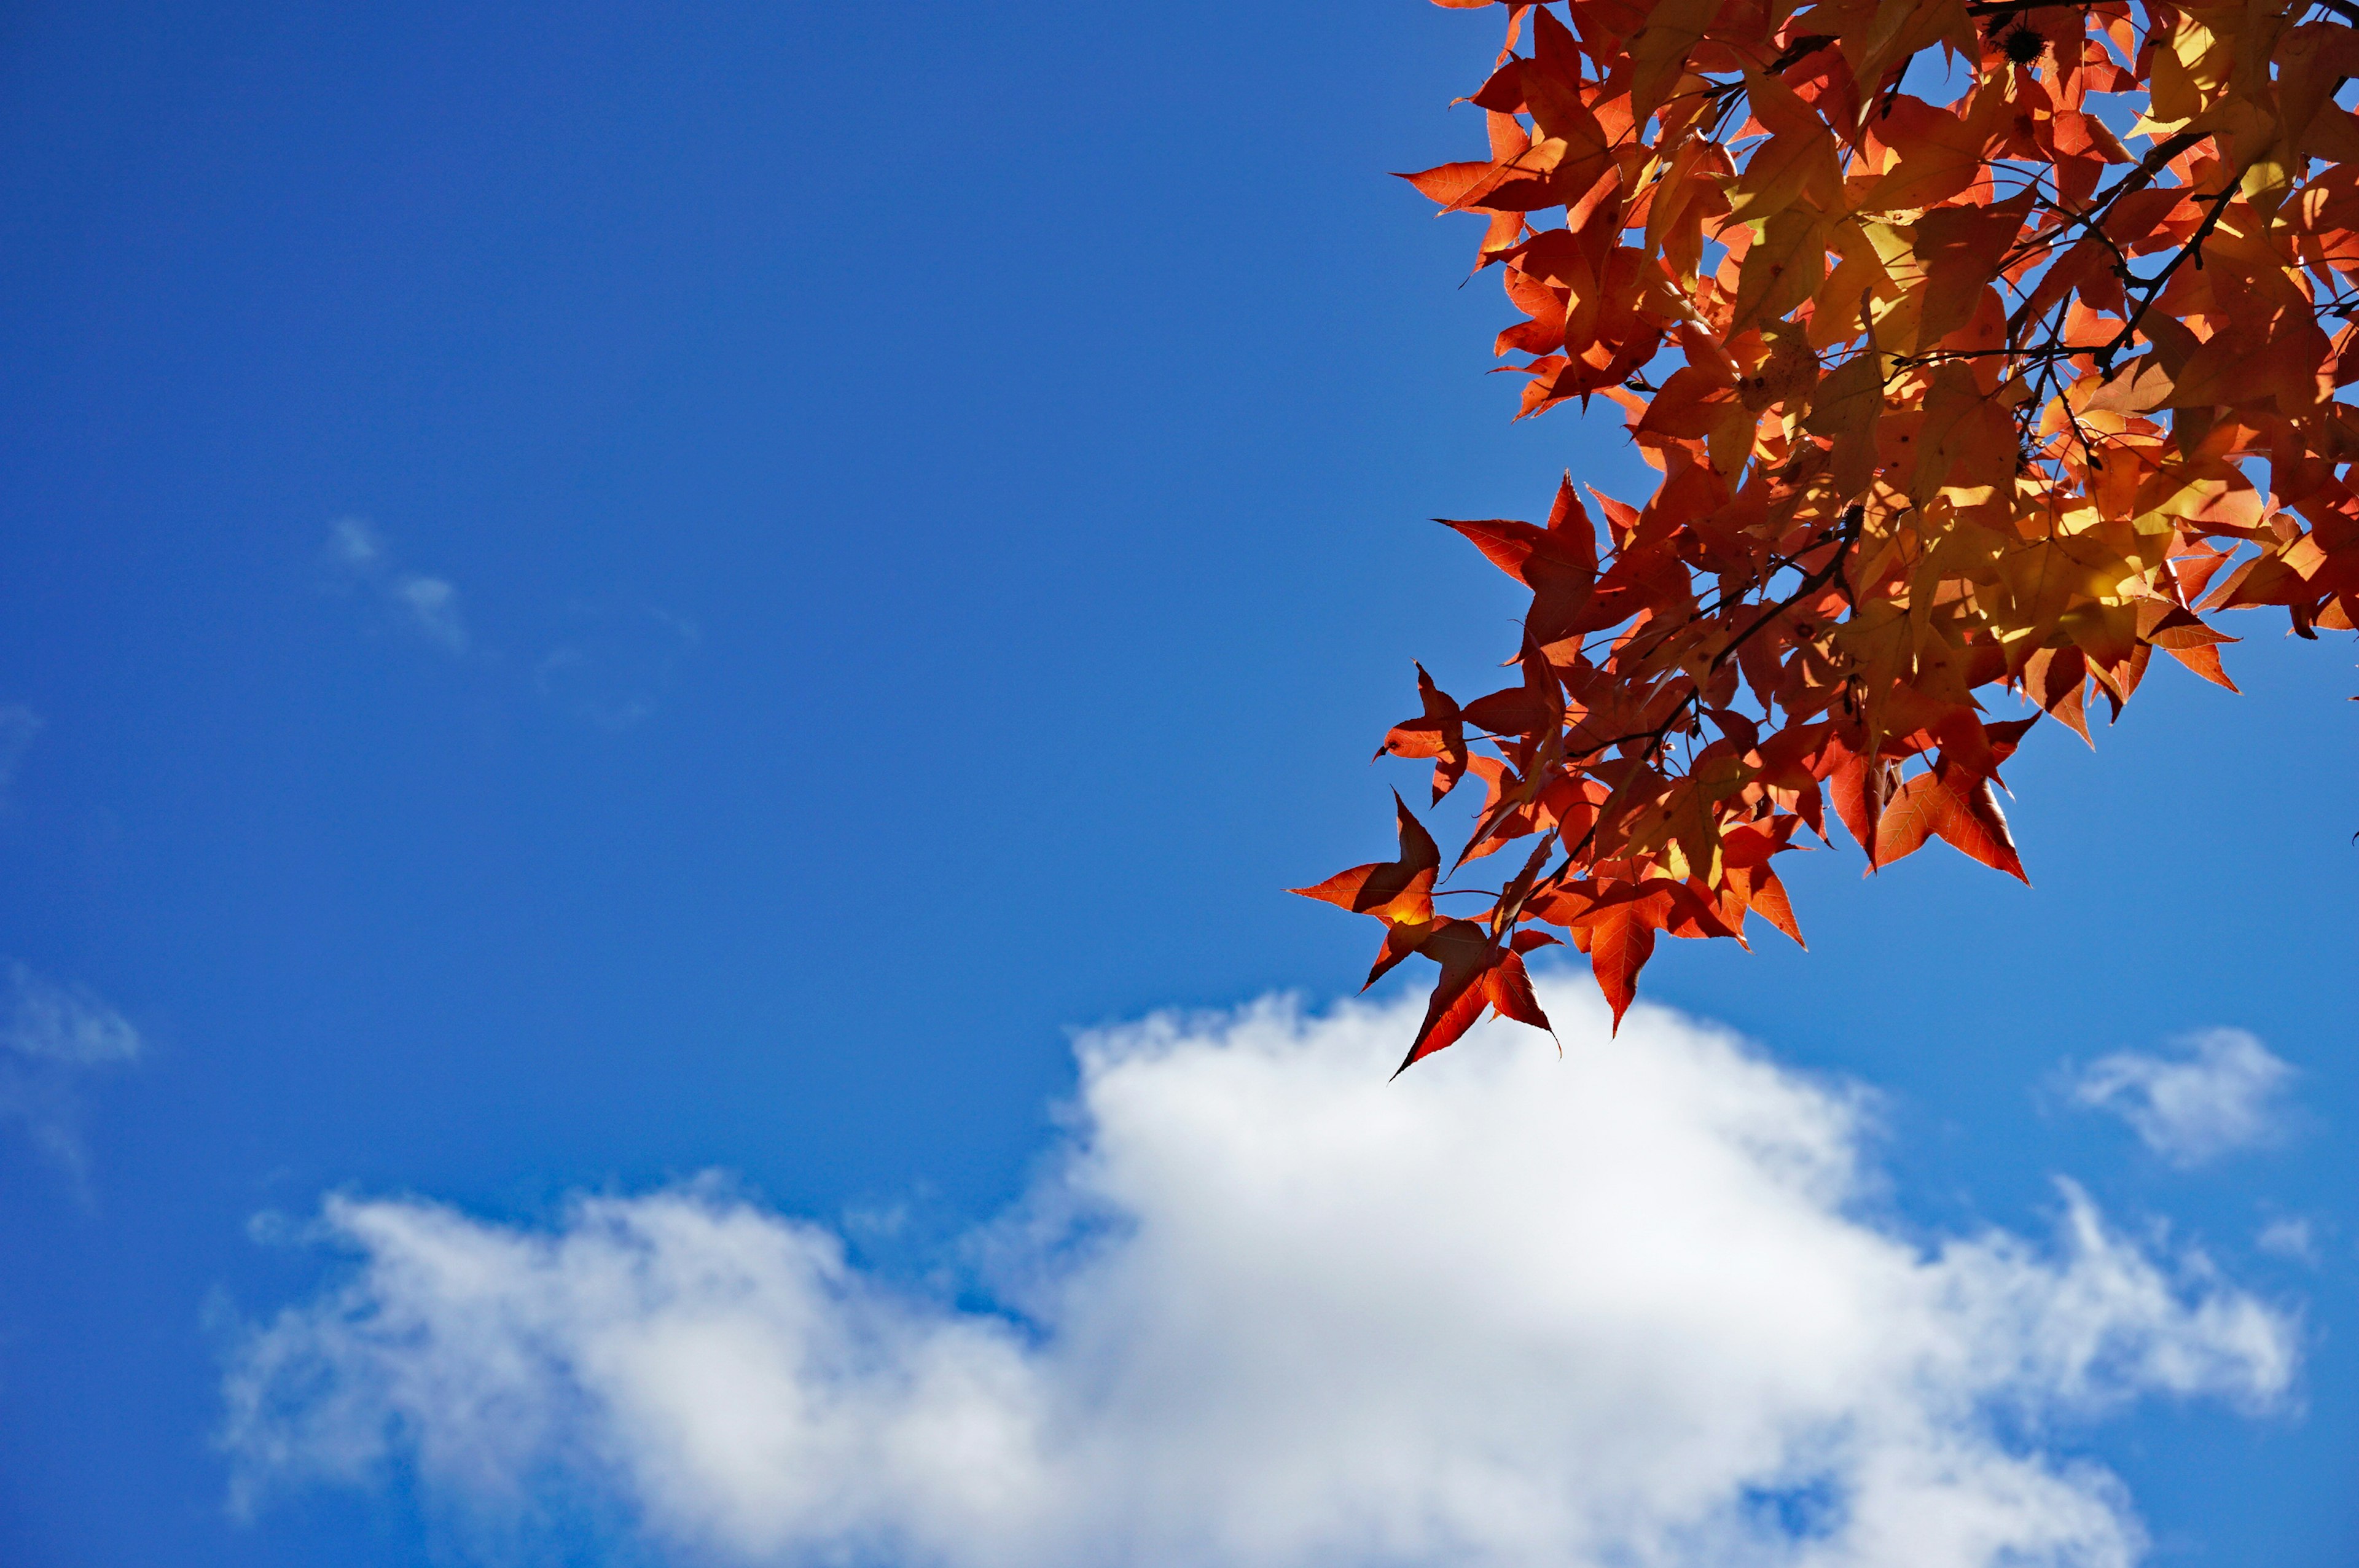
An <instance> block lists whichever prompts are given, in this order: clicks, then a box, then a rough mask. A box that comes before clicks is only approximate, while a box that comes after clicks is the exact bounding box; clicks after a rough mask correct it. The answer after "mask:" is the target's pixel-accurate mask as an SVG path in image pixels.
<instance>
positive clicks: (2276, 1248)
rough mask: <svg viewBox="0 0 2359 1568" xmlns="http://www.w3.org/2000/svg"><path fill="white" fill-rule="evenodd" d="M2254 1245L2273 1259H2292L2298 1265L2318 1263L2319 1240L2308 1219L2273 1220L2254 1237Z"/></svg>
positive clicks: (2282, 1218) (2285, 1218) (2288, 1218)
mask: <svg viewBox="0 0 2359 1568" xmlns="http://www.w3.org/2000/svg"><path fill="white" fill-rule="evenodd" d="M2253 1245H2254V1246H2255V1247H2256V1248H2258V1249H2260V1250H2261V1251H2263V1252H2267V1254H2269V1255H2270V1256H2271V1257H2273V1258H2290V1259H2292V1260H2294V1261H2295V1262H2297V1263H2312V1264H2314V1263H2316V1262H2317V1261H2318V1239H2317V1237H2316V1236H2315V1235H2314V1234H2313V1233H2312V1231H2311V1228H2310V1221H2308V1220H2306V1219H2295V1218H2291V1217H2280V1218H2277V1219H2273V1220H2271V1221H2269V1222H2268V1223H2267V1225H2265V1226H2263V1227H2261V1228H2260V1231H2259V1232H2258V1234H2256V1235H2255V1236H2254V1238H2253Z"/></svg>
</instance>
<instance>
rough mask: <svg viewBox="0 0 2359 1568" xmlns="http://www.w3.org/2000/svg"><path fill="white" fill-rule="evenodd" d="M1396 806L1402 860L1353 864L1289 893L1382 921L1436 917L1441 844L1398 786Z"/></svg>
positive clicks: (1291, 889)
mask: <svg viewBox="0 0 2359 1568" xmlns="http://www.w3.org/2000/svg"><path fill="white" fill-rule="evenodd" d="M1393 806H1394V809H1395V811H1396V812H1397V814H1398V816H1399V818H1400V859H1399V860H1390V861H1379V862H1376V863H1374V864H1370V865H1365V866H1353V868H1352V869H1351V870H1350V871H1338V872H1336V873H1335V874H1334V875H1333V876H1332V877H1329V878H1328V879H1327V880H1326V881H1323V882H1321V883H1319V884H1318V885H1317V886H1315V887H1307V888H1289V889H1288V890H1287V891H1288V892H1295V893H1299V894H1301V895H1302V896H1303V897H1304V898H1315V899H1319V900H1321V902H1323V903H1332V904H1334V905H1336V906H1338V907H1339V908H1343V909H1348V910H1350V911H1351V912H1352V913H1353V914H1373V915H1375V917H1376V918H1377V919H1379V920H1430V919H1431V918H1432V917H1433V879H1434V875H1435V873H1436V872H1438V871H1440V869H1441V849H1440V846H1439V845H1437V844H1436V843H1434V841H1433V835H1431V834H1430V833H1428V832H1427V831H1426V830H1425V825H1424V824H1423V823H1421V822H1419V820H1418V819H1417V816H1416V815H1415V814H1414V813H1412V812H1411V811H1410V810H1409V808H1408V802H1407V801H1405V800H1403V799H1402V798H1401V797H1400V792H1399V791H1398V790H1395V791H1394V792H1393Z"/></svg>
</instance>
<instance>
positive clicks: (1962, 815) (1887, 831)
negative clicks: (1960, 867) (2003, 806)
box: [1875, 759, 2031, 885]
mask: <svg viewBox="0 0 2359 1568" xmlns="http://www.w3.org/2000/svg"><path fill="white" fill-rule="evenodd" d="M1927 838H1940V839H1941V840H1942V841H1943V842H1944V843H1946V844H1949V845H1951V846H1952V847H1954V848H1955V849H1958V850H1959V851H1961V852H1962V853H1963V854H1966V855H1968V856H1971V857H1972V858H1973V859H1974V860H1980V861H1981V862H1982V863H1983V864H1984V865H1985V866H1989V867H1991V868H1992V869H1994V870H1995V871H2005V872H2006V874H2007V875H2009V876H2011V877H2014V878H2016V879H2017V881H2022V882H2024V883H2025V884H2027V885H2028V884H2029V882H2030V881H2031V879H2030V878H2029V877H2027V876H2025V875H2024V874H2023V860H2022V858H2021V857H2020V856H2018V855H2017V853H2016V849H2015V835H2014V834H2013V833H2012V832H2010V831H2009V830H2008V828H2007V825H2006V813H2005V812H2003V811H2001V810H2000V809H1999V804H1998V792H1997V791H1996V790H1995V789H1994V788H1993V787H1992V786H1991V781H1990V779H1989V777H1988V776H1987V775H1984V774H1980V773H1973V772H1970V771H1969V770H1967V769H1965V768H1962V767H1959V766H1957V765H1955V764H1953V763H1951V762H1949V761H1948V760H1947V759H1944V760H1943V761H1942V762H1938V763H1936V764H1935V765H1934V766H1933V767H1932V768H1931V769H1930V770H1929V771H1927V772H1925V773H1919V774H1918V775H1917V776H1916V777H1915V778H1912V779H1910V780H1908V782H1907V783H1906V784H1902V785H1901V786H1900V787H1899V788H1898V789H1897V790H1896V791H1894V792H1893V795H1892V797H1891V798H1890V799H1889V800H1887V801H1886V802H1885V803H1884V809H1883V811H1882V813H1881V815H1880V816H1879V817H1878V819H1877V822H1876V827H1875V864H1876V865H1878V866H1888V865H1890V864H1891V863H1892V862H1893V861H1895V860H1899V859H1900V858H1901V857H1902V856H1904V855H1913V854H1915V853H1916V852H1917V851H1918V850H1919V849H1921V848H1923V846H1924V843H1925V840H1926V839H1927Z"/></svg>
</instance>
